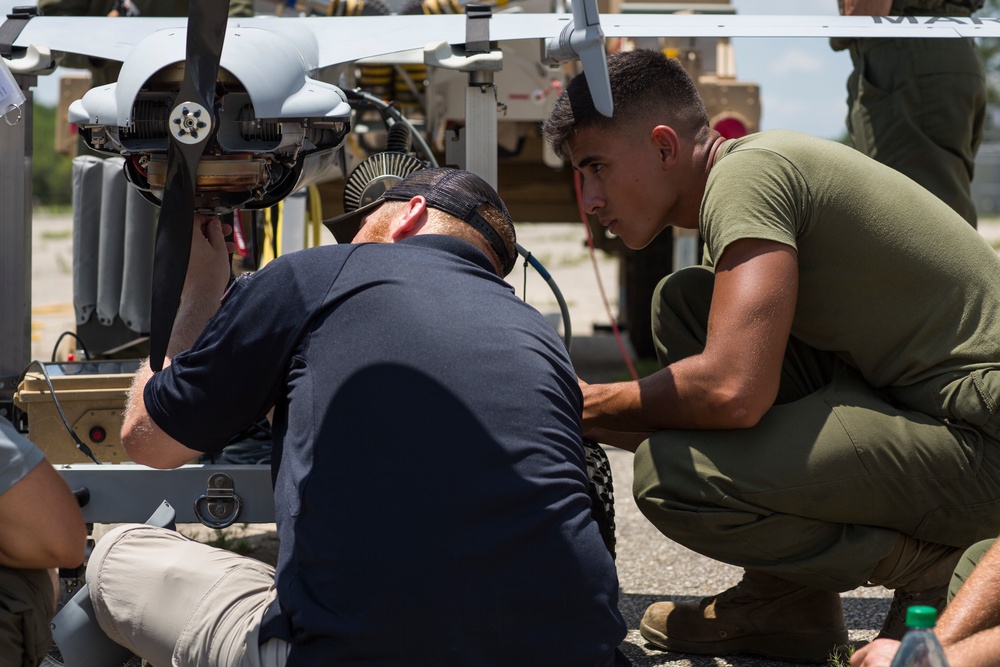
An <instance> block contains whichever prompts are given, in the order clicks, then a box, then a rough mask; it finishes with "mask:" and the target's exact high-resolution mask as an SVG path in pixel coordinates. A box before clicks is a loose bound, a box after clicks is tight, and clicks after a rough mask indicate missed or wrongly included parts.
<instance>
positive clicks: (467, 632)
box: [88, 169, 627, 667]
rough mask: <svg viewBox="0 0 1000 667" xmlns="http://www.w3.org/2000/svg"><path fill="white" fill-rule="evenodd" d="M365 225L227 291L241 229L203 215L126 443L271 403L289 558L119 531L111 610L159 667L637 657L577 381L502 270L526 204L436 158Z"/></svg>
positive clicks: (95, 571) (350, 220)
mask: <svg viewBox="0 0 1000 667" xmlns="http://www.w3.org/2000/svg"><path fill="white" fill-rule="evenodd" d="M359 223H362V224H363V226H362V227H361V229H360V231H358V233H357V235H356V236H354V242H353V243H351V244H339V245H334V246H325V247H320V248H314V249H310V250H305V251H301V252H297V253H293V254H291V255H287V256H285V257H282V258H279V259H278V260H276V261H274V262H272V263H270V264H269V265H267V266H266V267H265V268H264V269H262V270H260V271H258V272H257V273H255V274H252V276H251V277H249V278H244V279H241V280H238V281H237V282H236V283H235V284H234V286H233V287H232V288H231V289H230V290H229V292H228V293H227V294H226V295H225V298H223V299H222V301H223V303H222V305H221V307H219V301H220V297H221V296H222V294H223V290H224V287H225V284H226V282H227V278H228V263H227V245H226V242H225V240H224V236H223V234H224V231H225V230H223V229H222V226H221V224H220V223H219V221H218V220H217V219H211V220H209V221H207V222H206V223H205V225H204V229H203V233H197V232H196V233H195V234H194V239H193V243H192V256H191V263H190V268H189V270H188V275H187V281H186V283H185V288H184V293H183V298H182V301H181V308H180V310H179V312H178V318H177V323H176V324H175V325H174V331H173V334H172V336H171V340H170V344H169V346H168V350H167V357H168V358H167V361H166V362H165V365H164V369H163V370H162V371H160V372H158V373H155V374H153V373H151V372H150V370H149V368H148V366H146V367H143V368H141V369H140V370H139V372H138V373H137V376H136V380H135V383H134V385H133V388H132V391H131V395H130V400H129V405H128V408H127V411H126V417H125V424H124V428H123V433H122V435H123V440H124V443H125V447H126V449H127V450H128V452H129V454H130V456H131V457H132V458H133V460H135V461H137V462H139V463H144V464H147V465H151V466H154V467H159V468H171V467H176V466H179V465H181V464H183V463H185V462H188V461H190V460H192V459H193V458H195V457H197V456H198V455H199V454H200V453H202V452H218V451H220V450H221V449H222V448H223V447H224V446H225V445H226V443H227V442H228V440H229V438H230V436H232V434H234V433H236V432H239V431H240V430H241V429H243V428H244V427H245V426H246V425H248V424H250V423H252V422H253V421H255V420H257V419H260V418H261V417H262V416H264V415H266V414H267V413H268V412H269V411H271V410H272V409H273V430H274V434H275V442H274V447H275V451H274V457H273V461H274V463H273V464H272V465H273V475H274V485H275V513H276V519H277V526H278V534H279V537H280V540H281V547H280V553H279V557H278V566H277V570H276V573H275V572H272V571H271V570H270V568H268V567H267V566H265V565H263V564H260V563H257V562H256V561H252V560H250V559H247V558H243V557H240V556H237V555H234V554H229V553H227V552H220V551H218V550H214V549H211V548H209V547H207V546H205V545H202V544H198V543H195V542H192V541H189V540H187V539H185V538H183V537H182V536H180V535H178V534H176V533H173V532H171V531H166V530H161V529H157V528H152V527H149V526H126V527H122V528H119V529H116V530H115V531H113V532H111V533H109V534H108V535H107V536H106V537H105V538H103V539H102V540H101V541H100V542H99V543H98V545H97V548H96V549H95V551H94V554H93V556H92V558H91V563H90V567H89V568H88V581H89V582H90V584H91V587H90V590H91V591H92V597H93V600H94V604H95V608H96V610H97V614H98V619H99V621H100V624H101V627H102V628H103V629H104V630H105V631H106V632H107V633H108V634H109V635H110V636H111V637H112V638H114V639H116V640H117V641H119V642H120V643H122V644H124V645H125V646H127V647H129V648H130V649H132V650H133V651H134V652H136V653H137V654H139V655H141V656H142V657H144V658H146V659H147V660H149V661H150V662H152V663H154V664H174V665H199V666H205V665H268V664H274V665H284V664H289V665H292V664H295V665H334V664H344V665H353V664H362V663H363V664H366V665H386V666H389V665H393V666H396V665H421V664H423V665H497V666H503V667H509V666H510V665H545V666H546V667H552V666H555V665H566V666H567V667H582V666H585V665H594V666H598V665H601V666H603V665H614V664H616V663H615V661H616V657H617V659H618V660H619V664H623V663H627V661H624V658H622V657H621V655H620V654H619V653H618V652H617V649H616V646H617V645H618V643H619V642H620V641H621V640H622V639H623V638H624V636H625V625H624V622H623V620H622V618H621V615H620V614H619V612H618V609H617V596H618V584H617V576H616V572H615V567H614V562H613V560H612V558H611V555H610V554H609V552H608V550H607V548H606V547H605V546H604V543H603V541H602V539H601V536H600V533H599V529H598V526H597V524H596V523H595V522H594V521H593V519H592V517H591V511H590V501H589V499H588V493H587V476H586V470H585V463H584V449H583V446H582V439H581V424H580V415H581V405H582V403H581V394H580V390H579V388H578V384H577V380H576V376H575V373H574V372H573V369H572V367H571V365H570V362H569V358H568V355H567V353H566V350H565V349H564V347H563V345H562V343H561V341H560V340H559V338H558V337H557V336H556V334H555V332H554V331H553V330H552V328H551V327H550V326H549V325H548V324H547V323H546V321H545V319H544V318H543V317H542V316H541V315H540V314H539V313H538V312H537V311H535V310H534V309H533V308H531V307H530V306H528V305H526V304H525V303H524V302H523V301H521V300H520V299H519V298H517V297H516V296H515V295H514V293H513V290H512V289H511V287H510V286H509V285H508V284H507V283H506V282H505V281H504V280H503V276H505V275H506V274H507V273H508V272H509V271H510V269H511V268H512V267H513V265H514V260H515V258H516V250H515V245H514V230H513V225H512V223H511V220H510V216H509V214H508V213H507V210H506V207H505V206H504V204H503V202H502V201H501V200H500V198H499V197H498V196H497V194H496V192H495V191H494V190H493V189H492V188H491V187H490V186H489V185H487V184H486V183H485V182H484V181H483V180H482V179H480V178H478V177H477V176H475V175H473V174H471V173H468V172H464V171H458V170H451V169H427V170H423V171H419V172H416V173H415V174H412V175H410V176H409V177H407V178H406V179H404V180H402V181H401V182H400V183H398V184H397V185H395V186H394V187H393V188H391V189H390V190H388V191H387V192H386V193H385V194H384V195H382V197H380V198H379V199H378V200H376V201H374V202H372V203H370V204H368V205H366V206H364V207H362V208H361V209H359V210H358V211H355V212H354V213H352V214H350V215H347V216H342V218H341V219H339V220H336V221H332V222H331V228H334V229H336V230H338V231H340V232H341V233H343V228H344V227H345V226H346V227H350V226H351V225H353V226H354V228H355V229H356V228H357V226H358V224H359ZM347 238H351V234H350V233H348V236H347ZM216 311H218V312H216Z"/></svg>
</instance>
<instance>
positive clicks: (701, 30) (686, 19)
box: [13, 13, 1000, 69]
mask: <svg viewBox="0 0 1000 667" xmlns="http://www.w3.org/2000/svg"><path fill="white" fill-rule="evenodd" d="M572 19H573V17H572V16H571V15H570V14H526V13H525V14H513V13H511V14H504V13H499V14H496V15H494V16H493V18H492V19H491V25H490V37H491V39H492V40H494V41H507V40H519V39H545V38H554V37H557V36H558V35H559V33H560V32H561V31H562V29H563V28H564V27H565V26H566V25H567V24H568V23H569V22H571V21H572ZM465 20H466V19H465V17H464V16H462V15H455V14H452V15H428V16H424V15H421V16H356V17H354V16H351V17H311V18H280V19H279V18H254V19H230V21H229V28H228V31H227V35H226V48H227V49H228V48H230V46H229V45H230V44H231V43H232V42H231V40H233V39H234V38H235V39H239V38H244V39H249V40H253V39H255V37H253V35H254V34H258V33H259V32H269V33H273V34H276V35H281V36H283V37H285V38H287V39H289V40H290V41H292V43H293V46H294V47H295V48H297V49H298V47H299V46H301V44H300V43H297V40H299V39H300V38H301V35H303V34H305V33H311V34H312V38H311V39H309V40H308V44H309V48H305V49H303V51H304V52H302V53H300V55H301V57H302V60H303V64H304V65H305V67H306V68H307V69H316V68H322V67H327V66H331V65H337V64H341V63H346V62H353V61H356V60H360V59H362V58H367V57H372V56H379V55H385V54H390V53H396V52H400V51H409V50H413V49H420V48H423V46H424V45H425V44H427V43H428V42H430V41H445V42H449V43H450V44H463V43H465ZM600 20H601V28H602V29H603V31H604V34H605V35H606V36H608V37H918V36H919V37H1000V19H995V18H976V17H971V18H963V17H863V16H815V15H814V16H752V15H705V14H692V15H682V14H609V15H604V16H602V17H601V19H600ZM159 32H162V33H164V34H163V35H161V36H160V38H158V39H159V40H164V41H166V37H167V36H169V38H170V39H174V40H177V42H178V43H179V44H181V45H183V43H184V36H185V34H186V27H185V23H184V19H183V18H141V17H136V18H127V19H121V18H104V17H61V16H60V17H48V16H41V17H36V18H33V19H31V20H30V21H29V22H28V23H27V25H26V26H25V27H24V29H23V30H22V31H21V33H20V35H19V36H18V37H17V38H16V39H15V40H14V43H13V44H14V46H15V47H28V46H29V45H32V44H35V45H42V46H46V47H48V48H49V49H51V50H52V51H61V52H66V53H78V54H82V55H87V56H93V57H97V58H107V59H110V60H117V61H121V62H125V61H126V60H129V59H131V58H133V57H134V58H136V59H149V60H152V61H157V62H159V63H160V64H161V65H162V64H163V62H164V60H165V54H163V53H158V52H156V51H154V50H153V49H151V48H149V47H148V45H146V44H143V42H144V41H145V40H146V39H147V38H149V37H150V36H151V35H152V34H154V33H159ZM158 43H159V42H158ZM313 46H315V49H313ZM133 51H134V52H135V53H133Z"/></svg>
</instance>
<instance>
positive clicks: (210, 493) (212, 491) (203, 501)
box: [194, 472, 243, 529]
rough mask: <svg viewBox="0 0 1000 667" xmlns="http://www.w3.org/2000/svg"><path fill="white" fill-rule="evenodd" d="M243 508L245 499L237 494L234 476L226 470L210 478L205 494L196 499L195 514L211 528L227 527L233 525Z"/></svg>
mask: <svg viewBox="0 0 1000 667" xmlns="http://www.w3.org/2000/svg"><path fill="white" fill-rule="evenodd" d="M242 509H243V500H242V499H240V497H239V496H238V495H236V485H235V484H234V483H233V478H232V477H230V476H229V475H227V474H226V473H224V472H217V473H214V474H213V475H212V476H211V477H209V478H208V489H206V491H205V495H203V496H201V497H199V498H198V500H196V501H194V515H195V516H196V517H198V521H201V522H202V523H203V524H204V525H206V526H208V527H209V528H216V529H218V528H227V527H229V526H231V525H233V522H235V521H236V519H237V518H239V516H240V510H242Z"/></svg>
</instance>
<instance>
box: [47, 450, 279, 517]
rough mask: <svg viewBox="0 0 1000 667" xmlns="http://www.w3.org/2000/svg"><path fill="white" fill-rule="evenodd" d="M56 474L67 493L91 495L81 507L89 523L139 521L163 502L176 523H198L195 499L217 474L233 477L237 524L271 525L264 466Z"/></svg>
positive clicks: (110, 468)
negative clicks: (239, 503)
mask: <svg viewBox="0 0 1000 667" xmlns="http://www.w3.org/2000/svg"><path fill="white" fill-rule="evenodd" d="M56 470H57V471H58V472H59V474H61V475H62V477H63V479H64V480H66V483H67V484H69V487H70V488H71V489H73V490H77V489H79V488H81V487H86V488H87V489H88V490H89V491H90V501H89V502H88V503H87V504H86V505H85V506H84V507H83V518H84V520H85V521H87V522H88V523H133V522H135V523H143V522H144V521H146V519H148V518H149V515H150V514H151V513H152V512H153V510H155V509H156V508H157V507H158V506H159V505H160V503H161V502H162V501H164V500H166V501H167V502H169V503H170V504H171V505H172V506H173V507H174V509H175V510H176V511H177V521H178V522H179V523H198V518H197V517H196V516H195V513H194V504H195V501H197V500H198V498H200V497H201V496H203V495H205V492H206V490H207V489H208V480H209V478H210V477H211V476H212V475H213V474H215V473H219V472H222V473H226V474H227V475H229V476H230V477H232V478H233V483H234V490H235V492H236V494H237V495H238V496H239V497H240V499H241V500H242V502H243V509H242V510H241V512H240V515H239V517H237V519H236V523H273V522H274V493H273V490H272V487H271V466H268V465H212V464H192V465H186V466H182V467H180V468H176V469H174V470H156V469H153V468H147V467H146V466H141V465H138V464H134V463H120V464H117V465H97V464H94V463H89V464H67V465H60V466H56Z"/></svg>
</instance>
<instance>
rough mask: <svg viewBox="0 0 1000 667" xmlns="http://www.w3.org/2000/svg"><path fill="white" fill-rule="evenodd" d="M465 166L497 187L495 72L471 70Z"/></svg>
mask: <svg viewBox="0 0 1000 667" xmlns="http://www.w3.org/2000/svg"><path fill="white" fill-rule="evenodd" d="M465 168H466V169H468V170H469V171H471V172H472V173H474V174H478V175H479V176H480V177H482V179H483V180H484V181H486V182H487V183H489V184H490V185H491V186H493V188H494V189H496V187H497V89H496V86H495V85H493V72H491V71H482V70H480V71H472V72H469V87H468V88H467V89H466V93H465Z"/></svg>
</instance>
